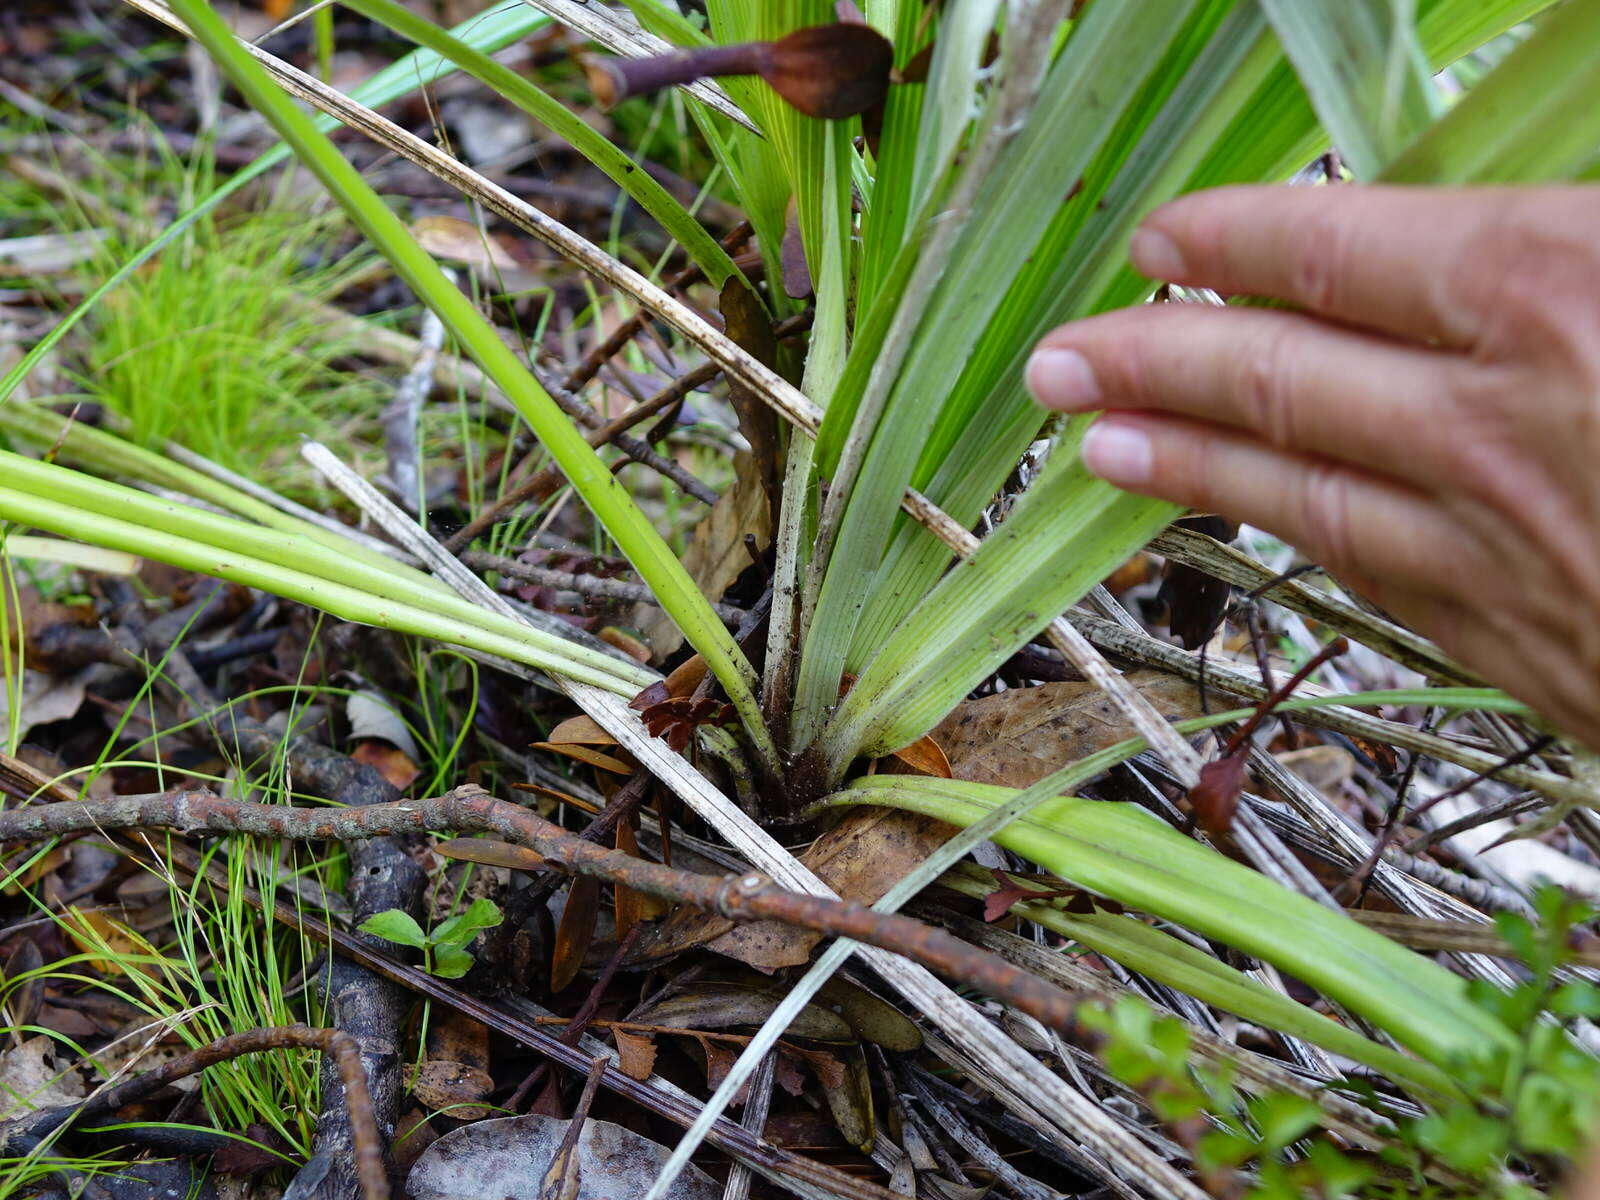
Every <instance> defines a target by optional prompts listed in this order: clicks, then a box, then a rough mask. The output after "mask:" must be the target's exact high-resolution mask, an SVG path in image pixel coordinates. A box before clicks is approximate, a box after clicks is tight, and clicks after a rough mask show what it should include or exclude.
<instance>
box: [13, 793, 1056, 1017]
mask: <svg viewBox="0 0 1600 1200" xmlns="http://www.w3.org/2000/svg"><path fill="white" fill-rule="evenodd" d="M93 829H101V830H105V829H172V830H175V831H177V832H178V833H181V834H186V835H187V834H196V833H248V834H255V835H258V836H262V837H271V838H284V839H289V840H295V841H360V840H365V839H368V838H375V837H383V836H392V835H397V834H407V833H411V834H418V833H440V832H457V833H464V832H475V833H493V834H497V835H498V836H500V837H502V838H504V839H505V840H506V841H508V842H512V843H515V844H517V845H521V846H526V847H527V848H528V849H530V850H532V851H534V852H535V853H536V854H538V855H540V856H541V857H542V858H544V859H546V860H547V861H548V862H549V865H550V866H551V867H552V868H555V869H558V870H563V871H567V872H569V873H572V874H578V875H592V876H595V877H597V878H600V879H604V880H607V881H608V882H611V883H614V884H621V885H622V886H623V887H628V888H632V889H633V890H634V891H638V892H644V893H647V894H648V895H652V896H659V897H661V898H662V899H665V900H671V901H674V902H677V903H680V904H688V905H690V906H692V907H694V908H698V909H701V910H703V911H706V912H714V913H716V914H718V915H719V916H722V917H725V918H727V919H728V920H730V921H735V922H741V923H742V922H753V921H781V922H783V923H785V924H788V925H797V926H800V927H801V928H804V929H812V930H816V931H817V932H819V933H825V934H829V935H832V936H836V937H846V938H850V939H852V940H854V941H858V942H866V943H868V944H870V945H874V946H879V947H881V948H883V949H885V950H889V951H891V952H893V953H895V954H899V955H901V956H903V957H905V958H909V959H912V960H914V961H916V962H919V963H922V964H923V965H924V966H927V967H928V968H930V969H932V970H935V971H939V972H941V973H943V974H945V975H947V976H950V977H952V978H955V979H959V980H960V981H961V982H963V983H965V984H968V985H970V986H972V987H975V988H978V989H979V990H981V991H984V992H987V993H988V994H989V995H991V996H994V997H995V998H997V999H999V1000H1002V1001H1004V1002H1005V1003H1007V1004H1009V1005H1011V1006H1013V1007H1014V1008H1016V1009H1018V1010H1019V1011H1021V1012H1025V1013H1027V1014H1028V1015H1029V1016H1031V1017H1033V1018H1034V1019H1036V1020H1038V1021H1039V1022H1040V1023H1042V1024H1044V1025H1046V1026H1049V1027H1050V1028H1052V1029H1054V1030H1056V1031H1057V1032H1058V1033H1060V1034H1062V1035H1063V1036H1064V1037H1069V1038H1072V1039H1073V1040H1075V1041H1082V1040H1083V1039H1084V1037H1085V1033H1086V1031H1085V1030H1084V1029H1083V1028H1082V1027H1081V1026H1080V1024H1079V1022H1078V1010H1079V1001H1078V1000H1076V999H1074V998H1073V997H1071V996H1069V995H1068V994H1067V993H1065V992H1063V991H1061V990H1060V989H1058V988H1056V987H1054V986H1052V985H1051V984H1048V983H1045V982H1044V981H1042V980H1040V979H1038V978H1037V977H1035V976H1033V975H1031V974H1029V973H1028V972H1026V971H1023V970H1020V969H1019V968H1017V967H1015V966H1013V965H1012V964H1010V963H1008V962H1006V961H1005V960H1004V959H1001V958H999V957H998V956H997V955H993V954H990V953H988V952H987V951H983V950H979V949H977V948H976V947H974V946H970V945H968V944H967V943H965V942H963V941H960V940H959V939H957V938H955V937H952V936H951V935H950V934H948V933H945V932H944V931H943V930H940V929H934V928H932V927H930V926H927V925H924V924H922V923H921V922H920V921H914V920H911V919H910V918H908V917H902V916H899V915H892V914H884V913H878V912H874V911H873V910H872V909H870V908H867V907H865V906H863V905H859V904H851V903H848V902H844V901H836V900H828V899H824V898H823V897H821V896H805V895H800V894H798V893H795V892H788V891H784V890H782V889H780V888H778V887H777V886H776V885H775V884H774V883H773V882H772V880H770V879H769V878H767V877H766V876H765V875H761V874H757V873H754V872H751V873H749V874H745V875H734V876H714V875H698V874H695V873H693V872H690V871H680V870H678V869H676V868H674V867H667V866H663V865H661V864H659V863H652V862H646V861H645V860H643V859H639V858H634V857H633V856H631V855H628V854H624V853H623V852H621V851H619V850H609V849H606V848H604V847H602V846H597V845H595V844H594V843H593V842H589V841H585V840H584V839H583V838H581V837H579V836H578V835H576V834H572V833H568V832H566V831H565V830H562V829H560V828H558V827H557V826H555V825H552V824H551V823H550V822H548V821H546V820H544V819H543V818H542V817H539V816H538V815H536V814H535V813H533V812H530V811H529V810H528V809H525V808H522V807H520V806H519V805H516V804H512V803H509V802H507V801H504V800H496V799H495V798H494V797H492V796H490V795H489V794H488V793H486V792H484V791H483V790H482V789H480V788H476V787H472V786H467V787H461V788H457V789H455V790H454V791H451V792H446V793H445V794H444V795H442V796H437V797H434V798H432V799H426V800H403V801H400V802H398V803H394V804H373V805H366V806H363V807H360V808H346V809H327V808H290V807H287V806H284V805H277V804H248V803H244V802H242V801H237V800H225V799H223V798H222V797H220V796H216V795H213V794H212V793H210V792H207V791H201V790H191V789H177V790H174V791H170V792H160V793H156V794H154V795H148V796H120V797H117V798H115V799H111V800H101V801H94V802H82V801H64V802H62V803H58V804H43V805H36V806H32V807H28V808H21V809H14V810H12V811H10V812H5V813H0V840H19V841H37V840H39V839H42V838H47V837H55V836H58V835H61V834H68V833H78V832H81V831H84V830H93Z"/></svg>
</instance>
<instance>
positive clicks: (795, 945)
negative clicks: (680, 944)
mask: <svg viewBox="0 0 1600 1200" xmlns="http://www.w3.org/2000/svg"><path fill="white" fill-rule="evenodd" d="M954 834H955V827H954V826H952V825H946V824H945V823H944V822H943V821H936V820H934V819H933V818H932V817H926V816H923V815H922V814H921V813H909V812H901V811H900V810H899V809H892V808H868V807H862V808H857V809H853V810H852V811H851V812H849V813H847V814H846V815H845V818H844V820H842V821H840V822H839V824H837V825H835V826H834V827H833V828H832V829H830V830H828V832H827V833H825V834H823V835H822V836H821V837H820V838H818V839H817V840H816V841H815V842H813V843H812V844H811V845H810V846H809V847H807V849H806V851H805V853H803V854H801V855H800V861H801V862H803V863H804V864H805V865H806V866H808V867H810V868H811V870H812V871H814V872H816V874H817V875H818V876H819V877H820V878H821V879H822V880H823V882H824V883H826V884H827V885H828V886H829V887H830V888H832V889H833V890H834V891H835V892H837V893H838V894H839V896H840V897H841V898H843V899H845V900H854V901H855V902H856V903H858V904H871V903H872V902H873V901H875V900H877V899H878V898H879V897H881V896H882V895H883V894H884V893H885V892H887V891H888V890H889V887H890V885H891V884H893V883H894V881H895V880H897V879H899V878H900V877H901V876H903V875H905V874H906V873H907V872H909V871H910V870H911V868H913V867H915V866H916V865H917V864H918V863H920V862H921V861H922V860H923V859H925V858H927V857H928V855H929V854H931V853H933V851H934V849H935V848H937V847H939V846H942V845H943V844H944V843H945V842H946V841H948V840H949V839H950V838H951V837H952V836H953V835H954ZM695 915H696V916H703V914H695ZM685 919H686V920H687V918H685ZM719 919H720V918H709V920H712V921H715V920H719ZM710 927H712V928H714V926H710ZM722 928H725V929H727V930H728V931H727V932H726V933H721V934H720V936H718V937H716V939H715V940H714V941H711V942H709V943H708V948H709V949H712V950H715V951H717V952H718V953H719V954H726V955H727V956H728V957H729V958H736V959H738V960H739V961H740V962H743V963H748V964H749V965H750V966H752V967H755V968H756V969H757V970H760V971H767V972H771V971H776V970H778V969H780V968H782V967H793V966H798V965H799V964H800V963H803V962H805V961H806V960H807V959H809V958H810V957H811V951H812V949H813V948H814V947H815V946H816V944H817V943H818V942H820V941H821V940H822V936H823V935H822V934H820V933H814V932H812V931H811V930H808V929H797V928H795V927H794V926H793V925H785V924H783V923H781V922H778V921H756V922H753V923H751V924H749V925H739V926H736V927H731V928H730V927H728V926H727V925H726V924H724V925H723V926H722Z"/></svg>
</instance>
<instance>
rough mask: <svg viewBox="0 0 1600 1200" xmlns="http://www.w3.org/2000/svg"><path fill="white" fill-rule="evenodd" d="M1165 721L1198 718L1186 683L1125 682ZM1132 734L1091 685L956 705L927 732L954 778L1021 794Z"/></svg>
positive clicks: (1150, 674)
mask: <svg viewBox="0 0 1600 1200" xmlns="http://www.w3.org/2000/svg"><path fill="white" fill-rule="evenodd" d="M1126 678H1127V680H1128V682H1130V683H1131V684H1133V685H1134V686H1135V687H1136V688H1138V689H1139V691H1140V692H1141V693H1142V694H1143V695H1144V697H1145V699H1147V700H1149V701H1150V703H1151V704H1153V705H1154V706H1155V709H1156V711H1157V712H1159V713H1160V714H1161V715H1162V716H1164V717H1167V718H1168V719H1170V720H1178V719H1182V718H1184V717H1193V716H1198V715H1200V697H1199V693H1198V692H1197V691H1196V690H1195V687H1194V685H1193V684H1191V683H1189V682H1188V681H1187V680H1183V679H1178V678H1176V677H1174V676H1171V675H1165V674H1162V673H1160V672H1157V671H1130V672H1129V673H1128V674H1127V676H1126ZM1133 735H1134V731H1133V728H1132V727H1131V726H1130V725H1129V724H1128V723H1127V721H1126V719H1125V718H1124V717H1123V716H1122V713H1121V712H1120V710H1118V709H1117V707H1116V705H1114V704H1113V703H1112V702H1111V701H1110V699H1108V698H1107V696H1106V694H1105V693H1104V692H1102V691H1101V690H1100V689H1099V688H1098V687H1097V686H1095V685H1094V684H1092V683H1076V682H1067V683H1044V684H1040V685H1039V686H1038V687H1030V688H1012V689H1010V690H1009V691H1004V692H1000V693H997V694H996V695H993V696H983V697H980V698H979V699H977V700H968V701H966V702H965V703H963V704H961V705H959V706H958V707H957V708H956V709H955V711H953V712H952V713H951V714H950V715H949V716H948V717H946V718H945V719H944V720H943V721H941V722H940V723H939V725H938V727H937V728H935V729H934V730H933V737H934V739H935V740H937V741H938V743H939V745H940V746H942V747H943V748H944V752H945V756H946V757H947V758H948V759H949V760H950V771H951V774H952V775H953V776H954V777H955V778H956V779H970V780H973V781H974V782H977V783H992V784H998V785H1000V786H1001V787H1010V788H1025V787H1028V786H1029V785H1030V784H1034V783H1037V782H1038V781H1039V780H1040V779H1043V778H1044V777H1045V776H1046V775H1048V774H1049V773H1050V772H1051V771H1054V770H1056V769H1057V768H1058V767H1064V766H1066V765H1067V764H1068V763H1071V762H1076V761H1077V760H1078V759H1080V758H1083V757H1084V756H1085V755H1089V754H1093V753H1094V752H1095V751H1097V750H1104V749H1105V748H1106V747H1108V746H1114V745H1116V743H1118V742H1120V741H1124V740H1125V739H1127V738H1130V737H1132V736H1133Z"/></svg>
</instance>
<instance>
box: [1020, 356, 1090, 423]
mask: <svg viewBox="0 0 1600 1200" xmlns="http://www.w3.org/2000/svg"><path fill="white" fill-rule="evenodd" d="M1024 379H1025V381H1026V383H1027V385H1028V391H1029V393H1030V394H1031V395H1032V396H1033V398H1034V399H1035V400H1037V401H1038V402H1039V403H1040V404H1042V405H1044V406H1045V407H1046V408H1053V409H1055V410H1056V411H1057V412H1093V411H1094V410H1095V409H1097V408H1099V407H1100V406H1101V393H1100V382H1099V380H1098V379H1096V378H1095V373H1094V367H1093V366H1092V365H1091V364H1090V362H1089V360H1088V359H1087V358H1085V357H1084V356H1083V354H1082V353H1080V352H1079V351H1077V350H1073V349H1071V348H1070V347H1067V346H1054V345H1049V344H1043V345H1041V346H1039V348H1038V349H1036V350H1035V351H1034V352H1033V355H1032V357H1030V358H1029V359H1028V368H1027V371H1026V373H1025V375H1024Z"/></svg>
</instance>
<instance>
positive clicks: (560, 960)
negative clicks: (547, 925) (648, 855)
mask: <svg viewBox="0 0 1600 1200" xmlns="http://www.w3.org/2000/svg"><path fill="white" fill-rule="evenodd" d="M599 915H600V881H599V880H598V879H596V878H595V877H594V876H592V875H579V876H578V877H577V878H575V879H574V880H573V881H572V884H571V886H570V887H568V889H567V903H566V907H564V908H563V909H562V910H561V924H560V925H558V926H557V927H556V944H555V952H554V954H553V956H552V959H551V963H550V990H551V991H553V992H559V991H560V990H561V989H562V988H564V987H566V986H567V984H569V983H571V982H572V981H573V980H574V979H576V978H577V976H578V971H579V970H580V969H581V968H582V967H583V956H584V955H585V954H587V953H588V952H589V944H590V943H591V942H593V941H594V927H595V918H596V917H598V916H599Z"/></svg>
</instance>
